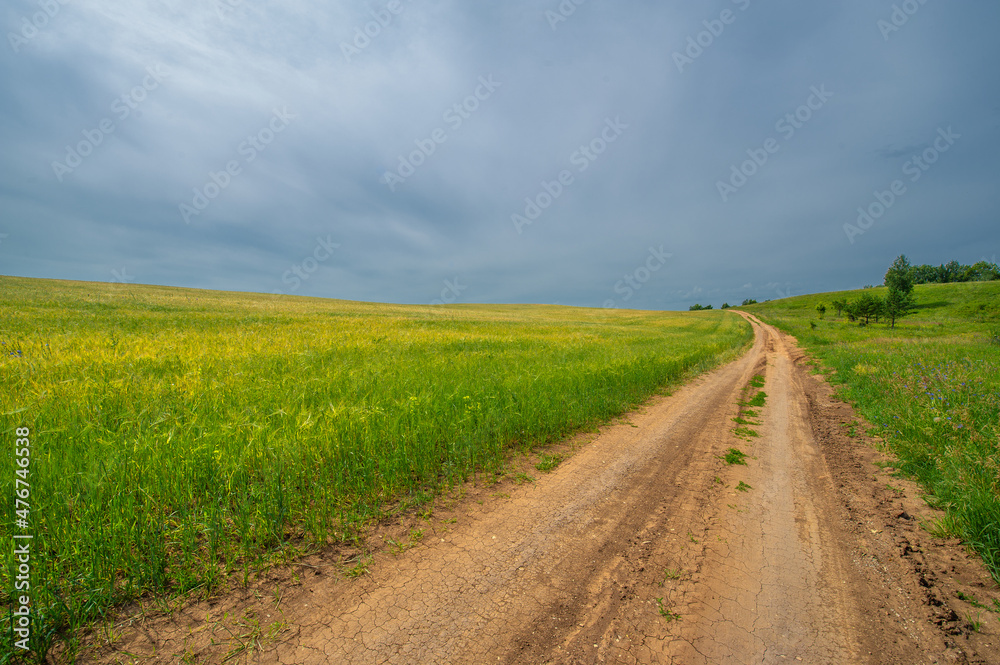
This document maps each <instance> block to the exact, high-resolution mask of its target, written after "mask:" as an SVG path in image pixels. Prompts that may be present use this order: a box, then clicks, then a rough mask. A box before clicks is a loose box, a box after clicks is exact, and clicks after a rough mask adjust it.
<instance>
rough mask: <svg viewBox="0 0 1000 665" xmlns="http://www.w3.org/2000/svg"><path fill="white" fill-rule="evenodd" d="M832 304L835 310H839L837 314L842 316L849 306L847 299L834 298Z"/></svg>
mask: <svg viewBox="0 0 1000 665" xmlns="http://www.w3.org/2000/svg"><path fill="white" fill-rule="evenodd" d="M830 304H831V305H833V308H834V309H835V310H837V316H840V315H841V314H842V313H843V312H844V309H845V308H846V307H847V301H846V300H840V299H837V300H834V301H833V302H832V303H830Z"/></svg>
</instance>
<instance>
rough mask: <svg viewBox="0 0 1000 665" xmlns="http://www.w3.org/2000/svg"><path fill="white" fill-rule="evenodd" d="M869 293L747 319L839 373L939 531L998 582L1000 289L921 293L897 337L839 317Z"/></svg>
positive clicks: (821, 298) (771, 306) (802, 300)
mask: <svg viewBox="0 0 1000 665" xmlns="http://www.w3.org/2000/svg"><path fill="white" fill-rule="evenodd" d="M871 291H873V292H875V293H876V295H881V296H884V295H885V293H884V292H885V289H884V288H878V289H872V290H871ZM862 293H864V292H863V291H855V292H842V293H827V294H821V295H813V296H801V297H795V298H787V299H784V300H779V301H775V302H770V303H763V304H760V305H751V306H748V307H743V308H741V309H745V310H747V311H749V312H752V313H754V314H757V315H758V316H760V317H761V318H762V319H763V320H764V321H766V322H768V323H772V324H774V325H776V326H777V327H778V328H781V329H782V330H784V331H786V332H789V333H791V334H792V335H794V336H795V337H796V338H798V340H799V341H800V342H801V343H802V344H803V345H804V346H805V347H806V348H807V349H808V350H809V351H810V352H812V353H813V354H814V355H815V356H817V357H818V358H819V359H821V361H822V362H823V363H824V364H825V365H826V366H827V367H829V368H832V369H834V370H836V371H835V373H834V374H832V375H831V376H830V379H831V381H832V382H834V383H838V384H841V386H840V388H839V390H840V393H841V394H842V395H843V397H845V398H846V399H847V400H848V401H850V402H851V403H853V404H854V405H855V407H856V408H857V409H858V410H859V411H860V413H861V414H862V415H863V416H864V417H865V418H866V419H867V420H868V421H869V422H870V423H871V424H872V425H873V426H874V428H875V432H874V433H875V434H877V435H878V436H880V437H882V438H883V439H884V442H885V447H886V449H887V451H888V452H890V453H891V454H893V455H895V456H896V457H897V458H898V464H897V467H898V468H899V469H901V470H902V471H903V472H905V473H906V474H909V475H911V476H913V477H915V478H917V479H919V481H920V482H921V483H922V484H923V486H924V487H925V489H926V491H927V492H928V500H929V501H930V502H931V503H932V504H934V505H937V506H940V507H941V508H943V509H944V510H945V513H944V517H943V519H942V520H941V521H940V522H939V523H938V524H936V525H933V526H932V528H933V529H935V530H937V531H938V532H939V533H940V534H941V535H945V534H947V535H954V536H957V537H959V538H962V539H963V540H964V541H965V542H966V543H968V544H969V545H971V546H972V547H973V548H975V549H976V550H977V551H978V552H979V554H980V555H981V556H982V557H983V560H984V561H985V563H986V564H987V566H988V567H989V569H990V572H991V573H992V574H993V577H994V578H995V579H996V580H997V581H998V582H1000V282H973V283H965V284H927V285H922V286H917V287H916V290H915V295H916V299H917V310H916V312H915V313H914V314H912V315H911V316H909V317H907V318H905V319H903V320H902V321H900V322H897V324H896V328H895V329H894V330H892V329H889V328H888V327H887V326H885V325H882V324H877V325H876V324H873V325H870V326H868V327H860V326H858V324H857V323H848V322H847V321H846V319H844V318H839V317H837V316H836V314H835V312H834V311H833V308H832V307H831V302H832V301H833V300H835V299H838V298H839V299H845V298H846V299H848V300H856V299H857V298H858V297H859V296H860V295H861V294H862ZM820 303H824V304H825V305H826V307H827V312H826V315H825V317H824V318H822V319H821V318H820V317H819V314H818V312H817V311H816V306H817V305H818V304H820Z"/></svg>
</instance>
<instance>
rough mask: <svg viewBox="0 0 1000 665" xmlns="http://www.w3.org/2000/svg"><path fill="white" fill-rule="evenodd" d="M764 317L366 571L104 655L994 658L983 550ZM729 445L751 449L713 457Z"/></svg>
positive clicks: (315, 570) (320, 572) (312, 570)
mask: <svg viewBox="0 0 1000 665" xmlns="http://www.w3.org/2000/svg"><path fill="white" fill-rule="evenodd" d="M753 324H754V327H755V329H756V332H757V337H756V342H755V344H754V346H753V348H752V350H751V351H749V352H748V353H747V354H746V355H745V356H744V357H742V358H741V359H739V360H737V361H735V362H733V363H731V364H729V365H726V366H725V367H722V368H720V369H718V370H716V371H714V372H712V373H710V374H706V375H704V376H702V377H700V378H698V379H697V380H695V381H693V382H692V383H690V384H689V385H686V386H684V387H683V388H681V389H679V390H677V391H676V393H675V394H673V395H671V396H669V397H661V398H657V399H655V400H653V401H651V402H650V403H649V404H648V405H647V406H646V407H645V408H644V409H643V410H641V412H639V413H635V414H631V415H630V416H629V418H628V419H627V420H628V421H627V422H622V423H620V424H617V425H613V426H609V427H607V428H605V429H604V430H603V431H602V432H601V433H600V434H599V435H597V436H591V437H590V439H589V440H587V441H586V442H582V441H581V442H580V443H581V445H580V446H579V449H578V450H577V452H576V453H575V454H574V455H573V456H571V457H570V458H569V459H567V460H566V461H565V462H563V463H562V464H561V465H560V466H559V467H557V468H556V469H555V470H554V471H553V472H551V473H547V474H542V473H539V472H537V471H535V470H534V469H533V468H532V467H530V466H526V467H525V468H526V469H527V470H528V471H530V472H531V475H533V476H535V477H536V479H535V481H534V482H524V483H522V484H520V485H518V484H514V483H507V484H505V485H500V486H495V487H491V488H480V489H479V490H474V491H470V493H468V494H467V495H466V496H465V497H464V498H462V499H461V500H458V501H456V502H455V503H454V505H450V506H443V505H442V506H439V507H438V508H437V509H436V511H435V513H434V516H433V517H430V518H428V519H426V520H417V521H415V522H414V526H421V525H422V527H421V528H422V533H423V537H422V539H420V541H419V543H417V544H416V545H415V546H413V547H412V548H410V549H407V550H405V551H402V552H396V553H395V554H394V553H392V552H391V551H389V550H386V551H383V552H381V553H379V554H378V555H377V556H376V557H375V559H374V560H373V561H372V562H371V564H370V565H369V567H368V573H367V574H366V575H364V576H362V577H360V578H359V579H357V580H346V579H344V578H343V577H342V576H341V575H339V574H335V573H334V572H333V571H332V570H331V569H329V568H325V566H326V565H327V563H329V561H328V559H324V558H323V557H314V558H312V559H310V560H307V561H306V562H305V563H304V566H303V567H300V568H298V571H299V572H298V573H296V576H295V578H294V579H292V578H290V577H288V576H286V577H284V578H283V579H280V580H275V581H273V583H270V584H271V586H270V587H268V588H267V589H266V590H264V592H262V591H261V590H257V593H256V594H255V595H250V594H249V593H247V594H244V595H243V596H242V600H240V599H236V600H234V599H227V600H224V601H221V602H220V601H216V602H211V603H208V602H203V603H200V604H196V605H192V606H190V607H188V608H185V609H184V610H183V611H181V612H179V613H176V614H173V615H171V616H169V617H165V618H162V619H160V620H156V619H148V620H146V622H144V623H142V624H141V625H137V626H136V627H135V629H133V630H132V631H131V632H128V633H127V635H126V636H125V637H124V638H123V641H122V642H120V643H119V645H118V646H117V647H116V649H115V650H114V652H111V651H109V650H105V651H104V652H103V654H100V653H99V654H97V655H98V656H99V658H98V659H99V660H104V661H110V660H113V659H116V658H118V657H120V655H121V654H122V653H123V652H125V651H127V652H129V653H133V654H138V655H140V656H141V658H140V660H141V661H143V662H146V661H162V662H176V660H177V659H179V658H180V657H181V656H189V657H191V658H192V659H194V660H197V661H199V662H204V661H209V662H218V661H220V660H221V659H222V657H223V656H224V655H225V654H226V653H228V654H230V655H235V656H237V657H238V658H239V659H240V660H242V661H245V662H260V663H296V664H304V663H338V664H341V663H343V664H349V663H477V664H481V663H604V662H607V663H679V664H685V665H687V664H697V663H713V664H715V663H794V662H805V663H945V662H976V663H978V662H988V663H996V662H1000V657H998V656H997V654H998V653H1000V646H998V645H1000V639H998V636H1000V624H998V623H997V621H996V616H997V615H995V614H991V613H990V612H989V611H986V612H985V615H986V616H984V617H982V622H981V625H980V626H979V631H978V632H976V631H974V630H973V629H972V628H973V626H971V625H970V624H969V622H968V621H966V619H964V618H963V617H962V616H961V614H962V611H963V610H964V609H966V608H965V606H964V605H961V602H960V601H958V600H955V598H956V589H966V590H967V591H966V594H967V595H975V596H977V597H978V598H979V600H980V601H984V602H988V599H989V598H993V597H1000V596H998V595H997V594H996V588H995V585H992V583H991V582H990V581H989V578H988V577H986V576H985V574H984V572H983V570H982V567H981V566H980V565H979V564H978V562H977V561H976V560H974V559H972V558H970V557H969V556H968V555H966V554H965V553H964V552H963V551H962V550H961V549H960V548H958V547H957V546H955V544H953V543H952V544H948V543H941V542H935V541H932V540H931V539H930V538H929V537H928V536H927V535H926V534H925V533H924V532H923V531H922V530H921V529H920V528H919V526H918V525H917V521H918V520H917V518H918V517H920V516H922V515H929V513H928V511H929V509H928V508H926V507H923V506H922V505H921V502H920V501H919V500H918V499H917V498H915V497H916V495H917V492H916V490H915V489H914V488H912V487H909V486H907V485H906V483H905V481H902V480H897V479H891V480H892V487H889V488H887V487H886V486H887V485H888V482H887V478H888V476H886V475H884V473H883V472H880V471H878V469H877V467H875V466H874V465H873V464H872V460H873V459H874V455H875V453H874V452H873V451H872V450H871V448H870V446H868V445H867V444H866V443H865V442H862V441H858V440H857V439H854V438H851V437H850V436H849V433H850V432H849V430H848V427H846V426H845V425H844V423H848V424H849V423H852V422H854V421H853V416H852V414H851V413H850V410H849V408H848V407H846V405H843V404H840V403H839V402H836V401H835V400H833V399H832V398H831V394H830V389H829V387H828V386H827V385H826V384H825V383H824V382H822V381H821V380H820V379H818V378H816V377H814V376H812V375H811V374H810V373H809V371H808V370H809V367H808V366H807V365H806V364H805V363H804V362H803V357H802V354H801V353H800V352H799V351H798V350H797V349H796V347H795V346H794V341H793V340H791V339H790V338H787V337H784V336H782V335H781V334H779V333H778V332H777V331H775V330H774V329H773V328H770V327H768V326H764V325H761V324H760V323H759V322H757V321H756V320H753ZM755 375H762V376H763V377H764V380H765V384H764V386H763V387H762V390H763V391H764V392H765V393H766V395H767V399H766V405H765V406H763V407H762V408H760V409H758V418H757V421H756V422H758V423H759V424H758V425H756V426H754V427H753V429H754V430H756V432H757V433H758V434H759V436H757V437H752V436H747V437H746V438H744V439H741V438H738V437H737V436H736V435H735V434H734V428H735V427H736V423H734V421H733V418H734V417H736V416H737V415H738V414H739V409H740V407H739V405H738V402H739V401H740V400H741V399H742V398H743V397H745V395H746V394H747V393H745V392H744V389H745V388H746V387H747V385H748V383H749V382H750V381H751V379H752V378H753V377H754V376H755ZM752 392H755V390H754V391H752ZM752 392H751V393H750V394H752ZM852 429H853V428H852ZM730 448H736V449H739V450H740V451H741V452H744V453H746V455H747V457H746V459H745V460H744V461H745V462H746V464H745V465H740V464H727V463H726V461H724V460H723V459H721V457H722V456H723V455H724V454H725V453H726V451H727V450H729V449H730ZM879 474H882V475H879ZM741 483H742V485H741ZM738 487H739V488H740V489H737V488H738ZM921 511H923V512H921ZM408 526H409V525H405V526H404V527H401V528H403V529H404V530H405V528H408ZM400 537H401V536H400ZM389 549H391V548H389ZM397 549H401V548H397ZM275 589H277V590H275ZM990 594H993V595H992V596H991V595H990ZM272 596H273V598H272ZM279 596H280V599H279ZM224 612H226V613H227V614H226V615H225V616H230V617H231V616H240V613H241V612H242V613H243V614H242V616H243V618H244V622H243V623H238V622H237V624H236V626H237V627H236V628H234V627H233V625H234V624H233V622H232V620H231V619H230V623H229V627H228V628H226V632H228V633H229V636H230V637H231V636H234V635H236V632H234V631H237V632H238V630H239V627H238V626H244V625H246V623H247V622H246V617H248V616H251V615H252V616H253V617H254V621H258V622H259V623H260V624H261V625H262V626H264V628H265V629H262V631H261V634H262V635H263V634H266V633H267V631H266V627H267V626H269V625H274V626H276V627H278V628H280V627H282V626H286V629H285V630H284V631H280V630H275V631H274V632H273V634H272V639H270V640H268V639H266V638H261V637H259V636H258V637H256V638H254V639H251V640H249V641H250V645H249V646H245V642H247V640H246V639H242V641H239V644H243V645H244V649H242V650H240V649H237V650H235V651H233V650H232V649H231V646H232V644H234V642H233V640H232V639H230V638H229V637H227V636H226V634H225V633H223V632H221V631H219V630H217V627H218V626H219V625H223V624H224V622H225V617H224V616H222V615H223V613H224ZM265 615H266V616H265ZM220 617H222V618H221V619H220ZM213 620H214V621H215V623H214V624H213V623H212V621H213ZM278 620H280V621H283V622H284V624H275V623H274V622H275V621H278ZM208 626H215V627H214V628H211V630H209V629H208V628H207V627H208ZM244 638H246V635H244ZM213 643H214V644H213ZM227 645H228V646H227ZM154 648H155V653H154V651H153V649H154ZM226 649H229V650H228V651H226ZM123 662H127V661H123ZM230 662H232V661H230Z"/></svg>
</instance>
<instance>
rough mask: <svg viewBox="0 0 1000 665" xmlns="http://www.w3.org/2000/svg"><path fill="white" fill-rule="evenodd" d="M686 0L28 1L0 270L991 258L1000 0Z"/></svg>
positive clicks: (778, 276) (720, 270)
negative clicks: (685, 1) (485, 1)
mask: <svg viewBox="0 0 1000 665" xmlns="http://www.w3.org/2000/svg"><path fill="white" fill-rule="evenodd" d="M676 4H677V3H661V2H640V1H634V2H611V0H605V1H601V0H562V1H561V2H560V1H559V0H549V1H542V2H537V1H536V2H523V1H520V0H512V1H511V2H505V3H502V4H500V5H499V6H496V7H490V6H486V7H482V6H479V5H478V4H477V3H462V2H457V1H454V0H452V1H449V0H384V1H383V0H372V1H371V2H369V3H367V4H365V3H343V2H324V3H319V2H308V1H306V0H290V1H285V2H280V3H279V2H250V1H249V0H211V1H209V2H194V1H193V0H160V1H157V2H152V1H148V2H139V1H138V0H132V1H123V2H116V3H107V2H98V1H97V0H63V1H62V2H60V0H36V1H34V2H30V1H26V0H16V1H14V2H10V3H8V4H7V6H6V8H5V10H4V12H3V13H2V14H0V21H3V25H4V27H5V32H6V40H5V42H6V43H5V44H4V49H5V50H4V53H3V56H2V57H0V77H2V79H3V89H4V90H5V91H6V92H7V94H5V95H4V96H3V97H2V98H0V116H2V118H3V122H2V124H0V138H2V141H3V145H4V151H3V153H2V155H0V174H2V179H0V274H14V275H24V276H32V277H55V278H66V279H84V280H96V281H114V280H118V281H134V282H139V283H155V284H169V285H178V286H193V287H202V288H219V289H233V290H245V291H261V292H282V293H294V294H296V295H314V296H325V297H334V298H345V299H352V300H372V301H389V302H408V303H430V302H432V301H451V300H455V301H458V302H551V303H561V304H568V305H581V306H595V307H596V306H616V307H634V308H652V309H686V308H687V306H688V305H690V304H692V303H693V302H696V301H699V302H701V303H703V304H705V303H713V304H715V306H716V307H718V306H719V304H721V303H722V302H723V301H728V302H730V303H735V302H739V301H740V300H742V299H743V298H746V297H754V298H757V299H765V298H777V297H781V296H783V295H788V294H794V293H804V292H813V291H821V290H832V289H840V288H851V287H857V286H860V285H862V284H864V283H870V282H878V281H879V280H880V279H881V275H882V273H883V272H884V270H885V268H886V267H887V265H888V263H889V262H890V261H891V260H892V258H893V257H894V256H895V255H897V254H899V253H906V254H908V255H909V256H910V258H911V259H912V260H914V261H915V262H917V263H924V262H928V263H937V262H942V261H947V260H950V259H953V258H954V259H958V260H960V261H962V262H963V263H972V262H975V261H977V260H979V259H980V258H984V257H985V258H987V259H991V260H994V258H993V257H995V255H996V252H997V249H998V248H997V245H998V244H1000V242H998V233H997V230H996V229H997V211H998V208H1000V188H998V187H997V186H996V183H997V182H998V175H1000V167H998V160H997V159H996V155H997V153H998V149H1000V91H998V88H997V86H996V84H995V78H996V73H995V71H994V70H995V67H996V64H997V63H998V62H1000V42H997V40H996V39H995V35H994V32H995V31H994V28H993V26H996V25H998V20H1000V6H998V5H996V4H995V3H989V2H985V1H978V2H976V1H972V0H956V1H955V2H950V3H945V2H941V1H940V0H922V1H921V0H905V1H896V2H883V1H877V2H874V3H873V2H870V1H868V2H863V1H861V0H847V1H845V2H839V3H826V4H820V5H816V4H815V3H811V4H806V3H799V2H791V1H790V0H789V1H784V2H782V1H780V0H779V1H773V2H763V0H717V1H716V2H712V3H707V4H705V3H699V4H698V6H691V7H688V6H684V7H677V6H675V5H676ZM942 137H946V139H942ZM2 234H6V237H4V236H3V235H2ZM654 266H655V269H653V267H654Z"/></svg>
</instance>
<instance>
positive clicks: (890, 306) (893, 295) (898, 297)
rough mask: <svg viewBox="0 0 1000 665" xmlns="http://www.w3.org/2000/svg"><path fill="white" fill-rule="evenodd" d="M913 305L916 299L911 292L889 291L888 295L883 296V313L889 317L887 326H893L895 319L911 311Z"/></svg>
mask: <svg viewBox="0 0 1000 665" xmlns="http://www.w3.org/2000/svg"><path fill="white" fill-rule="evenodd" d="M915 305H916V300H915V299H914V297H913V294H912V293H903V292H902V291H896V290H893V291H889V295H887V296H886V297H885V315H886V317H888V319H889V327H890V328H895V327H896V320H897V319H901V318H903V317H904V316H906V315H907V314H911V313H913V308H914V306H915Z"/></svg>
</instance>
